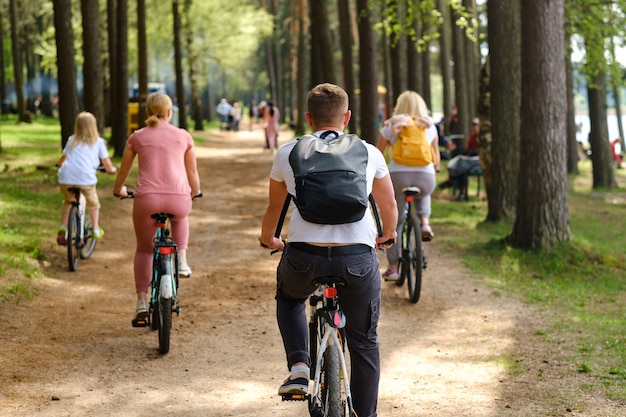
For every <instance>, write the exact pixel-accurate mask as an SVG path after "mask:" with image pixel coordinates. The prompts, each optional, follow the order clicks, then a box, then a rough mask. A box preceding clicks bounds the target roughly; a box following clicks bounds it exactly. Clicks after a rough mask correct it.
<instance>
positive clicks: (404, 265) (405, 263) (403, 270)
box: [395, 217, 411, 287]
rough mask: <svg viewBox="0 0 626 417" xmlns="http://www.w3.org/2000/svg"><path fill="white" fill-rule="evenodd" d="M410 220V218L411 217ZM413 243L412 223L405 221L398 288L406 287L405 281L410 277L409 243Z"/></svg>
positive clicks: (401, 241)
mask: <svg viewBox="0 0 626 417" xmlns="http://www.w3.org/2000/svg"><path fill="white" fill-rule="evenodd" d="M409 219H410V217H409ZM410 241H411V225H410V221H409V220H407V219H404V221H403V222H402V232H401V235H400V259H399V260H398V279H397V280H396V282H395V284H396V286H398V287H401V286H403V285H404V281H405V280H406V277H407V275H408V271H409V252H410V246H409V242H410Z"/></svg>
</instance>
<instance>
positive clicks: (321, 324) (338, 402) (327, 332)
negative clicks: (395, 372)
mask: <svg viewBox="0 0 626 417" xmlns="http://www.w3.org/2000/svg"><path fill="white" fill-rule="evenodd" d="M344 283H345V281H344V279H343V278H340V277H333V276H329V277H321V278H318V279H316V280H315V281H314V284H315V285H318V290H317V291H316V292H315V293H313V294H312V295H311V296H310V297H309V304H310V306H311V316H310V320H309V349H310V354H311V359H312V366H311V379H312V381H313V390H312V391H311V392H310V393H309V394H306V395H305V394H285V395H282V398H283V401H305V400H306V401H308V404H309V414H310V415H311V417H356V414H355V412H354V409H353V406H352V394H351V393H350V382H349V381H348V370H347V366H346V358H345V355H344V352H345V348H344V337H343V328H344V327H345V325H346V317H345V316H344V314H343V312H342V311H341V308H340V306H339V296H338V294H337V285H343V284H344ZM346 409H347V412H348V413H347V414H346Z"/></svg>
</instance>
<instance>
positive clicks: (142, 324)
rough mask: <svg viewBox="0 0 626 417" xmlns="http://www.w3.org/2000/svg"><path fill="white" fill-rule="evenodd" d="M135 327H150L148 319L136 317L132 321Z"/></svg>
mask: <svg viewBox="0 0 626 417" xmlns="http://www.w3.org/2000/svg"><path fill="white" fill-rule="evenodd" d="M132 324H133V327H148V320H146V319H139V320H137V319H134V320H133V321H132Z"/></svg>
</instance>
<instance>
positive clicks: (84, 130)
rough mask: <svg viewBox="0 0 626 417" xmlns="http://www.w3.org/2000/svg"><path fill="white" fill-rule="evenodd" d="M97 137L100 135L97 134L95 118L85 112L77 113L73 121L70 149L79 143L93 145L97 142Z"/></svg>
mask: <svg viewBox="0 0 626 417" xmlns="http://www.w3.org/2000/svg"><path fill="white" fill-rule="evenodd" d="M99 137H100V133H98V124H97V123H96V117H95V116H94V115H93V114H91V113H89V112H87V111H84V112H80V113H78V116H76V120H75V121H74V139H73V140H72V143H70V148H73V147H74V146H76V145H78V144H79V143H84V144H86V145H93V144H94V143H96V142H97V141H98V138H99Z"/></svg>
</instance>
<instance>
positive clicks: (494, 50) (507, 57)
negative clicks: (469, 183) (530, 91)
mask: <svg viewBox="0 0 626 417" xmlns="http://www.w3.org/2000/svg"><path fill="white" fill-rule="evenodd" d="M487 14H488V17H489V26H488V37H489V79H490V80H489V91H490V93H491V94H490V109H491V112H490V114H491V117H490V120H489V121H487V120H482V118H483V117H482V115H481V128H480V130H481V136H480V143H481V149H482V146H483V142H487V141H488V139H487V138H485V139H484V141H483V131H484V130H485V129H487V128H488V127H489V131H490V133H491V150H490V152H489V156H486V155H485V156H484V159H483V153H482V152H481V164H483V165H485V169H486V171H487V175H486V176H485V188H486V189H487V203H488V212H487V220H488V221H492V222H497V221H500V220H504V219H508V220H513V219H514V218H515V210H516V204H517V192H518V177H519V161H520V158H519V149H520V148H519V147H520V106H521V94H522V92H521V85H522V79H521V77H522V75H521V69H520V67H521V53H522V45H521V24H522V22H521V2H520V0H513V1H511V0H489V1H488V2H487ZM479 108H480V106H479ZM487 123H489V124H490V126H487V125H486V124H487ZM484 144H485V145H487V143H484ZM487 163H488V164H489V166H486V165H487Z"/></svg>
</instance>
